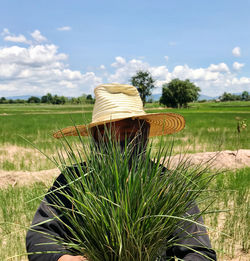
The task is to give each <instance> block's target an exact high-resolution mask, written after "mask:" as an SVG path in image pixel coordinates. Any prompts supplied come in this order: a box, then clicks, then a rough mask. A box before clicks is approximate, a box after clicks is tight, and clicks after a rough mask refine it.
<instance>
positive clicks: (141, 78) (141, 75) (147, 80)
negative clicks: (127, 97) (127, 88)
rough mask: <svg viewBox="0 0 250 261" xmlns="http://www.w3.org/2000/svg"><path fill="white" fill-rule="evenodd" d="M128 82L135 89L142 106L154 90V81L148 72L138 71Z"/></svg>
mask: <svg viewBox="0 0 250 261" xmlns="http://www.w3.org/2000/svg"><path fill="white" fill-rule="evenodd" d="M130 82H131V84H132V85H133V86H135V87H136V88H137V90H138V92H139V94H140V96H141V99H142V102H143V106H144V105H145V102H146V98H147V97H148V96H150V95H151V94H152V93H151V90H152V89H153V88H155V86H154V83H155V80H154V79H153V78H152V76H151V74H150V73H149V72H147V71H138V72H137V73H136V75H135V76H133V77H131V79H130Z"/></svg>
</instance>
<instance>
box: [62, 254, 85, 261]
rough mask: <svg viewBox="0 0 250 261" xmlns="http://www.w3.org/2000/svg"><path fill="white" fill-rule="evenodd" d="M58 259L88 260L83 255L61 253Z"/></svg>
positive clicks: (66, 260) (69, 260) (67, 260)
mask: <svg viewBox="0 0 250 261" xmlns="http://www.w3.org/2000/svg"><path fill="white" fill-rule="evenodd" d="M58 261H88V259H87V258H85V257H83V256H70V255H63V256H61V257H60V258H59V259H58Z"/></svg>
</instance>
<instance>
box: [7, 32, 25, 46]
mask: <svg viewBox="0 0 250 261" xmlns="http://www.w3.org/2000/svg"><path fill="white" fill-rule="evenodd" d="M4 41H7V42H14V43H26V44H28V43H29V41H28V40H27V39H26V37H25V36H24V35H22V34H19V35H18V36H11V35H7V36H5V37H4Z"/></svg>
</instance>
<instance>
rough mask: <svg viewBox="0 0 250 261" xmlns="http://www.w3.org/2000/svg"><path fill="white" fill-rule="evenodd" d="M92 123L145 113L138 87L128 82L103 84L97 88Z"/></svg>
mask: <svg viewBox="0 0 250 261" xmlns="http://www.w3.org/2000/svg"><path fill="white" fill-rule="evenodd" d="M94 92H95V98H96V101H95V105H94V109H93V114H92V123H97V122H101V121H108V120H115V119H120V118H127V117H133V116H139V115H145V114H146V113H145V111H144V110H143V103H142V100H141V98H140V95H139V93H138V91H137V89H136V88H135V87H134V86H131V85H128V84H118V83H111V84H102V85H99V86H97V87H96V88H95V90H94Z"/></svg>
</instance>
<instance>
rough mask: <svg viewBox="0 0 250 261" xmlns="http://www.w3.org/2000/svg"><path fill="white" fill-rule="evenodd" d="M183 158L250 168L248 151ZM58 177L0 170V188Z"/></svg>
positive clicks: (175, 159) (51, 172) (53, 172)
mask: <svg viewBox="0 0 250 261" xmlns="http://www.w3.org/2000/svg"><path fill="white" fill-rule="evenodd" d="M185 157H186V158H187V159H188V160H189V161H190V162H191V163H194V164H199V163H201V162H203V163H206V162H209V164H210V165H211V164H212V167H213V168H216V169H238V168H244V167H250V150H238V151H230V150H226V151H221V152H203V153H196V154H187V155H185ZM179 160H180V155H176V156H173V157H171V165H173V166H174V165H175V164H177V163H178V161H179ZM58 175H59V171H58V170H57V169H50V170H42V171H34V172H31V171H4V170H0V188H6V187H8V186H9V185H10V186H17V185H20V186H24V185H29V184H33V183H34V182H44V183H46V184H48V185H49V184H51V182H52V181H53V179H54V178H56V177H57V176H58Z"/></svg>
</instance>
